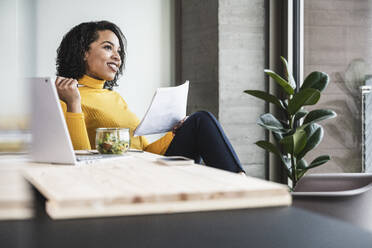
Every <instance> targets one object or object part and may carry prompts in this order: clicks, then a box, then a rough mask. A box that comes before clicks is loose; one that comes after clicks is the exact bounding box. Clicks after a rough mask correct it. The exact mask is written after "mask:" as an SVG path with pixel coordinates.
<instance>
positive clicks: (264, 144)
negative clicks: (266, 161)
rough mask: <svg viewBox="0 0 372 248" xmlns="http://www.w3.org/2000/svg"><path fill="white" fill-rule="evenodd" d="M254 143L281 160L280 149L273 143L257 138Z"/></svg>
mask: <svg viewBox="0 0 372 248" xmlns="http://www.w3.org/2000/svg"><path fill="white" fill-rule="evenodd" d="M255 144H256V145H258V146H259V147H261V148H263V149H265V150H267V151H269V152H271V153H274V154H275V155H277V156H278V157H279V158H280V159H281V160H283V157H282V154H281V153H280V151H279V150H278V148H277V147H276V146H275V145H274V144H272V143H270V142H268V141H265V140H259V141H257V142H256V143H255Z"/></svg>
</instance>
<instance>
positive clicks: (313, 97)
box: [288, 88, 320, 115]
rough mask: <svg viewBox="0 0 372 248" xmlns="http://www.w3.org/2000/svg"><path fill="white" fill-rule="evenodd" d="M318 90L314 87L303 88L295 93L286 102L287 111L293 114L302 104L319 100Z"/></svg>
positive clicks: (309, 103) (311, 103)
mask: <svg viewBox="0 0 372 248" xmlns="http://www.w3.org/2000/svg"><path fill="white" fill-rule="evenodd" d="M319 98H320V91H319V90H316V89H310V88H309V89H304V90H301V91H300V92H298V93H296V94H295V95H294V96H293V98H292V99H290V100H289V103H288V112H289V113H290V114H291V115H293V114H295V113H296V112H297V111H298V110H299V109H301V107H302V106H305V105H314V104H316V103H317V102H318V101H319Z"/></svg>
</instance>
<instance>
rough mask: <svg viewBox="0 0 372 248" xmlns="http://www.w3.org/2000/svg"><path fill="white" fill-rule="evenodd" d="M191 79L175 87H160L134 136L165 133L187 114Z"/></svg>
mask: <svg viewBox="0 0 372 248" xmlns="http://www.w3.org/2000/svg"><path fill="white" fill-rule="evenodd" d="M188 92H189V81H186V82H185V83H184V84H182V85H180V86H175V87H166V88H158V89H157V90H156V92H155V95H154V97H153V98H152V101H151V104H150V107H149V108H148V110H147V112H146V114H145V116H144V117H143V119H142V121H141V123H140V124H139V125H138V126H137V128H136V130H134V136H142V135H147V134H157V133H165V132H168V131H170V130H172V128H173V127H174V125H176V124H177V123H178V122H179V121H180V120H182V119H183V118H184V117H185V116H186V106H187V95H188Z"/></svg>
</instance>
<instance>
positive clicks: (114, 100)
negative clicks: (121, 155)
mask: <svg viewBox="0 0 372 248" xmlns="http://www.w3.org/2000/svg"><path fill="white" fill-rule="evenodd" d="M125 49H126V39H125V37H124V35H123V34H122V32H121V31H120V29H119V28H118V27H117V26H116V25H115V24H113V23H110V22H107V21H100V22H87V23H81V24H80V25H77V26H75V27H74V28H72V29H71V30H70V31H69V32H68V33H67V34H66V35H65V36H64V37H63V40H62V42H61V44H60V46H59V48H58V50H57V76H58V77H57V79H56V82H55V83H56V87H57V91H58V95H59V98H60V99H61V101H62V107H63V109H64V112H65V117H66V122H67V126H68V129H69V132H70V136H71V140H72V143H73V145H74V149H76V150H80V149H91V147H92V146H93V145H94V144H95V133H96V131H95V130H96V128H99V127H121V128H129V129H130V133H131V148H134V149H140V150H145V151H148V152H153V153H157V154H161V155H165V156H174V155H181V156H185V157H189V158H192V159H194V160H195V162H197V163H200V161H201V159H203V161H204V162H205V164H206V165H208V166H212V167H215V168H220V169H224V170H228V171H232V172H240V173H244V170H243V169H242V166H241V164H240V161H239V159H238V157H237V155H236V153H235V152H234V150H233V148H232V146H231V144H230V142H229V141H228V139H227V137H226V136H225V134H224V132H223V130H222V128H221V126H220V124H219V123H218V121H217V120H216V119H215V118H214V116H213V115H212V114H210V113H209V112H205V111H200V112H197V113H194V114H192V115H191V116H190V117H188V118H187V119H186V120H182V121H181V122H180V123H178V124H177V125H176V126H175V127H174V129H173V132H168V133H167V134H166V135H165V136H163V137H162V138H160V139H159V140H157V141H155V142H154V143H152V144H149V143H148V142H147V140H146V138H145V137H142V136H139V137H133V130H134V129H135V128H136V127H137V125H138V124H139V119H138V118H137V117H136V115H135V114H134V113H132V112H131V111H130V110H129V109H128V106H127V103H126V102H125V101H124V99H123V98H122V97H121V96H120V95H119V94H118V93H117V92H115V91H113V87H114V86H117V83H116V82H117V80H118V77H119V76H120V75H121V74H122V71H123V68H124V62H125V58H126V53H125ZM78 85H80V86H81V87H78Z"/></svg>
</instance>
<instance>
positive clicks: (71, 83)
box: [55, 77, 82, 113]
mask: <svg viewBox="0 0 372 248" xmlns="http://www.w3.org/2000/svg"><path fill="white" fill-rule="evenodd" d="M55 84H56V88H57V92H58V96H59V99H61V100H62V101H64V102H65V103H66V105H67V112H72V113H81V112H82V111H81V98H80V92H79V90H78V87H77V86H78V82H77V80H76V79H73V78H64V77H57V78H56V82H55Z"/></svg>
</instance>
